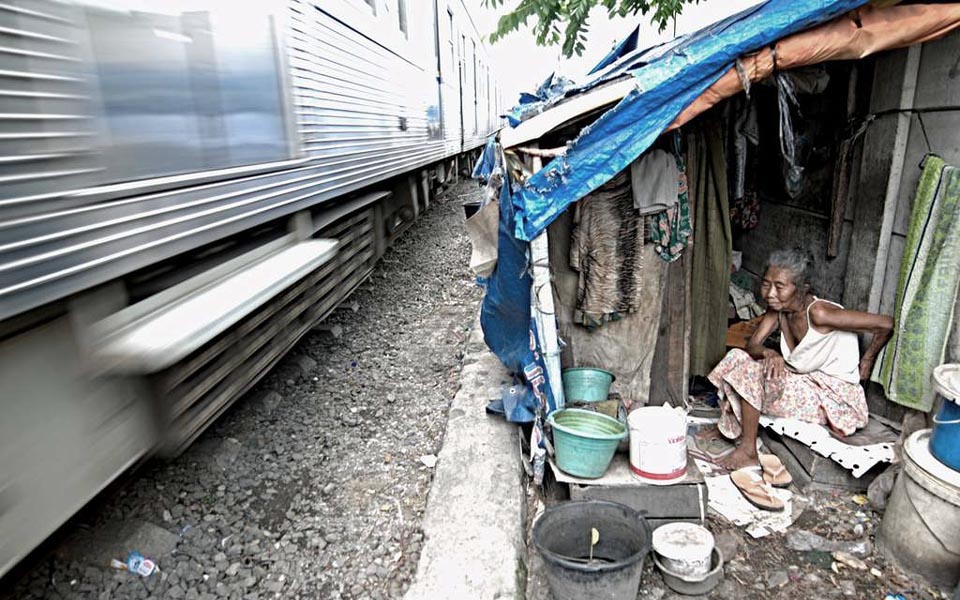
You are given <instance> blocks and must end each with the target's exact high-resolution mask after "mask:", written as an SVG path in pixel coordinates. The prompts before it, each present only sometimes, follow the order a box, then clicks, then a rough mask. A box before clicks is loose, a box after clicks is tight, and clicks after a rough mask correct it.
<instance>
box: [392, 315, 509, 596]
mask: <svg viewBox="0 0 960 600" xmlns="http://www.w3.org/2000/svg"><path fill="white" fill-rule="evenodd" d="M506 381H509V376H508V374H507V372H506V370H505V369H504V367H503V365H502V364H501V363H500V361H499V360H498V359H497V358H496V357H495V356H494V355H493V354H491V353H490V351H489V350H488V349H487V347H486V345H485V344H484V343H483V334H482V333H481V331H480V325H479V321H478V322H476V323H475V324H474V327H473V329H472V331H471V333H470V337H469V338H468V340H467V346H466V349H465V356H464V361H463V371H462V372H461V374H460V390H459V391H458V392H457V394H456V396H455V397H454V399H453V402H452V404H451V405H450V412H449V416H448V421H447V431H446V435H445V437H444V441H443V447H442V449H441V450H440V453H439V456H438V458H439V461H438V462H437V467H436V473H435V475H434V480H433V487H432V488H431V489H430V496H429V498H428V500H427V510H426V513H425V514H424V519H423V532H424V538H425V539H424V545H423V551H422V552H421V554H420V564H419V565H418V567H417V575H416V578H415V579H414V582H413V585H412V586H411V587H410V589H409V590H408V591H407V594H406V596H405V597H406V598H407V599H408V600H418V599H429V600H437V599H442V598H457V599H473V598H483V599H487V598H490V599H493V598H501V599H503V598H517V599H520V598H523V597H524V588H525V585H526V547H525V544H524V533H523V530H524V507H525V504H524V493H523V477H524V474H523V467H522V465H521V464H520V460H519V450H518V448H517V429H516V426H515V425H512V424H510V423H507V422H506V421H505V420H504V419H501V418H499V417H494V416H489V415H487V414H486V413H485V412H484V407H485V406H486V404H487V401H488V399H489V397H490V396H491V395H493V394H491V392H492V391H493V390H496V389H498V388H499V387H500V384H501V383H502V382H506Z"/></svg>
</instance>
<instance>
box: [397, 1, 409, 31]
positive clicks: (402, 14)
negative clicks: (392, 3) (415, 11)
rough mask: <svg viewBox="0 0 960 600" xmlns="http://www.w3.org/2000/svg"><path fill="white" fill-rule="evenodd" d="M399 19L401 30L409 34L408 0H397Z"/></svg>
mask: <svg viewBox="0 0 960 600" xmlns="http://www.w3.org/2000/svg"><path fill="white" fill-rule="evenodd" d="M397 20H398V21H399V25H400V31H402V32H403V35H407V2H406V0H397Z"/></svg>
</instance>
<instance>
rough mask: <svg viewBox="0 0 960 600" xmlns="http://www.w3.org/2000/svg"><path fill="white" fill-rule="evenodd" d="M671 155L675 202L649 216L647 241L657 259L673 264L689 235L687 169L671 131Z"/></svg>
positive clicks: (690, 233)
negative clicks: (675, 172) (675, 175)
mask: <svg viewBox="0 0 960 600" xmlns="http://www.w3.org/2000/svg"><path fill="white" fill-rule="evenodd" d="M673 154H674V162H675V164H676V167H677V203H676V205H675V206H673V207H671V208H669V209H667V210H666V211H664V212H662V213H658V214H655V215H653V216H652V217H650V239H651V240H652V241H653V244H654V248H655V249H656V251H657V254H659V255H660V258H662V259H663V260H665V261H667V262H673V261H675V260H677V259H678V258H680V254H681V253H682V252H683V249H684V248H686V247H687V244H688V243H689V242H690V238H691V236H692V235H693V226H692V225H691V223H690V198H689V195H688V192H687V168H686V164H685V162H684V159H683V155H682V154H681V151H680V133H679V132H676V131H675V132H673Z"/></svg>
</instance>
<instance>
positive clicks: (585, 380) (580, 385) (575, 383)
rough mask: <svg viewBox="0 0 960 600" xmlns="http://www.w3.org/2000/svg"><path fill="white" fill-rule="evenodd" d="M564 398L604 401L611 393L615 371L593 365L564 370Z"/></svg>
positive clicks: (574, 400) (569, 399)
mask: <svg viewBox="0 0 960 600" xmlns="http://www.w3.org/2000/svg"><path fill="white" fill-rule="evenodd" d="M562 379H563V399H564V401H565V402H603V401H604V400H606V399H607V396H609V395H610V384H611V383H613V380H614V379H615V378H614V376H613V373H611V372H610V371H604V370H603V369H594V368H591V367H576V368H573V369H564V370H563V375H562Z"/></svg>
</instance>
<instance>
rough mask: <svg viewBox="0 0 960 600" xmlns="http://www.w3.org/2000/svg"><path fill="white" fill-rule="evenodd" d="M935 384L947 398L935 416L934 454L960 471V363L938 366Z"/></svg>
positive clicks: (932, 442)
mask: <svg viewBox="0 0 960 600" xmlns="http://www.w3.org/2000/svg"><path fill="white" fill-rule="evenodd" d="M933 387H934V388H935V389H936V390H937V394H938V395H939V396H940V397H941V398H942V399H943V401H942V403H941V405H940V410H938V411H937V414H936V415H935V416H934V417H933V431H932V432H931V434H930V454H933V456H934V457H935V458H936V459H937V460H939V461H940V462H942V463H943V464H945V465H947V466H948V467H950V468H951V469H953V470H954V471H960V364H946V365H940V366H939V367H937V368H936V369H934V370H933Z"/></svg>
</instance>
